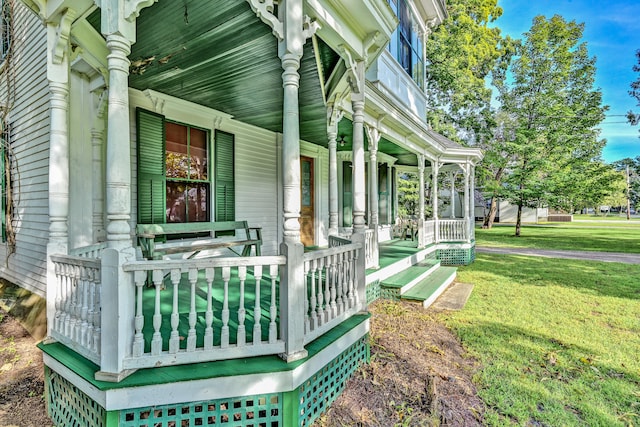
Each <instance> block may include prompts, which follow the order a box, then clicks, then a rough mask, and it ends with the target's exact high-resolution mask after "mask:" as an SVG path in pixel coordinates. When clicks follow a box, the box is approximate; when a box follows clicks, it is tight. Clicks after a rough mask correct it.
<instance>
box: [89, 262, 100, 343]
mask: <svg viewBox="0 0 640 427" xmlns="http://www.w3.org/2000/svg"><path fill="white" fill-rule="evenodd" d="M98 274H100V273H99V272H98V270H97V269H95V268H92V269H91V280H90V281H89V301H88V302H87V304H88V311H87V348H88V349H89V350H91V351H95V347H94V342H93V338H94V336H93V334H94V332H95V324H94V321H95V311H96V296H95V294H96V282H97V281H98Z"/></svg>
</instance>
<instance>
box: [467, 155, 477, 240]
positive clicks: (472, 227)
mask: <svg viewBox="0 0 640 427" xmlns="http://www.w3.org/2000/svg"><path fill="white" fill-rule="evenodd" d="M469 170H470V174H469V180H470V182H469V184H470V185H471V191H470V192H469V204H470V207H471V216H470V217H469V239H471V240H475V239H476V177H475V175H476V167H475V166H474V165H473V164H470V165H469Z"/></svg>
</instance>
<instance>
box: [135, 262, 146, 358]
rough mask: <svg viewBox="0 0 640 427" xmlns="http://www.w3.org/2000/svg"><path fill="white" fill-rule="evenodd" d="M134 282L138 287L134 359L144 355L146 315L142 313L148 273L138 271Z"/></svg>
mask: <svg viewBox="0 0 640 427" xmlns="http://www.w3.org/2000/svg"><path fill="white" fill-rule="evenodd" d="M133 277H134V279H133V280H134V281H135V285H136V317H135V318H134V321H133V324H134V329H135V333H134V335H133V350H132V353H133V357H140V356H142V354H143V353H144V335H143V334H142V328H144V313H143V311H142V297H143V292H144V283H145V281H146V280H147V272H146V271H144V270H143V271H136V272H135V274H134V276H133Z"/></svg>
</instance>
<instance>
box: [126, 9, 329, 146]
mask: <svg viewBox="0 0 640 427" xmlns="http://www.w3.org/2000/svg"><path fill="white" fill-rule="evenodd" d="M319 50H320V51H321V52H322V55H323V64H322V65H323V67H324V68H332V67H333V66H335V63H337V61H338V60H339V57H338V55H337V54H335V52H333V51H332V50H331V49H329V48H328V47H326V45H324V44H321V48H320V49H319ZM130 58H131V62H132V65H131V75H130V77H129V85H130V86H131V87H133V88H136V89H139V90H145V89H153V90H155V91H158V92H162V93H165V94H168V95H171V96H175V97H177V98H181V99H185V100H188V101H191V102H195V103H197V104H201V105H204V106H207V107H210V108H214V109H216V110H219V111H223V112H225V113H227V114H231V115H232V116H234V118H235V119H237V120H240V121H243V122H246V123H250V124H252V125H255V126H259V127H261V128H265V129H269V130H272V131H274V132H281V131H282V98H283V89H282V77H281V75H282V67H281V63H280V59H279V58H278V46H277V39H276V37H274V36H273V34H272V33H271V29H270V28H269V27H268V26H267V25H266V24H264V23H262V22H261V21H260V20H259V19H258V18H257V17H256V15H255V14H254V12H253V11H252V10H251V8H250V6H249V4H248V3H247V2H246V1H228V0H189V2H178V1H172V2H159V3H157V4H155V5H153V6H151V7H148V8H145V9H143V10H142V13H141V14H140V16H139V18H138V21H137V42H136V43H135V44H134V45H133V46H132V51H131V55H130ZM300 75H301V78H300V92H299V103H300V125H301V126H300V136H301V137H302V138H303V139H305V140H307V141H310V142H313V143H315V144H323V145H326V139H327V138H326V112H325V107H324V101H323V96H322V86H321V84H320V77H319V73H318V69H317V65H316V60H315V56H314V52H313V45H312V43H311V42H307V44H306V45H305V49H304V56H303V59H302V64H301V67H300Z"/></svg>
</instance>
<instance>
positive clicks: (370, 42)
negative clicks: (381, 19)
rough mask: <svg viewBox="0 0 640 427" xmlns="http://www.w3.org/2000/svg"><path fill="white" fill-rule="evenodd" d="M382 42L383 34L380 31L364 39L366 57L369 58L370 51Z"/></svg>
mask: <svg viewBox="0 0 640 427" xmlns="http://www.w3.org/2000/svg"><path fill="white" fill-rule="evenodd" d="M381 42H382V34H380V31H374V32H372V33H369V34H368V35H367V37H366V38H365V39H364V43H363V48H364V52H363V53H364V55H365V56H369V50H370V49H371V48H372V47H373V46H380V43H381Z"/></svg>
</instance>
